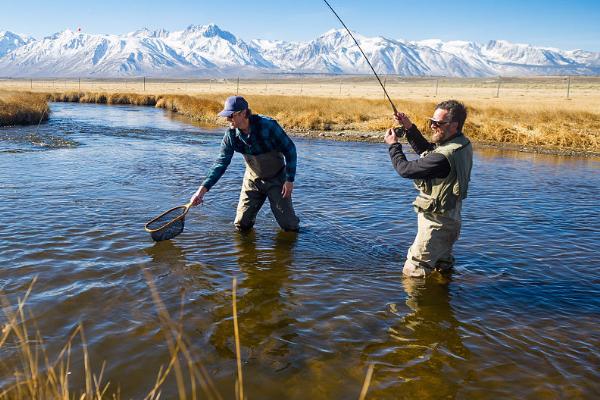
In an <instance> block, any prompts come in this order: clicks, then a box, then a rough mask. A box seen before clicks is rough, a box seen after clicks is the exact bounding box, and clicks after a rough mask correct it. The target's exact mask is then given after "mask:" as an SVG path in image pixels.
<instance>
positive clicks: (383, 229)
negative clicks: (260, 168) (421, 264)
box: [0, 103, 600, 399]
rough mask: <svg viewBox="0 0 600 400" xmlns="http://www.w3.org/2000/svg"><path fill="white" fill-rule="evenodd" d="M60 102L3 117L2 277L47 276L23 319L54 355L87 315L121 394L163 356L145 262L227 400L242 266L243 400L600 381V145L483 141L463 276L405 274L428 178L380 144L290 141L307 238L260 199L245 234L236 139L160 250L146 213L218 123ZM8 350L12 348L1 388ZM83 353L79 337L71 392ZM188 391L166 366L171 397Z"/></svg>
mask: <svg viewBox="0 0 600 400" xmlns="http://www.w3.org/2000/svg"><path fill="white" fill-rule="evenodd" d="M51 108H52V115H51V118H50V120H49V122H48V123H47V124H43V125H41V126H40V128H39V131H37V132H36V127H35V126H33V127H18V128H0V217H1V220H2V229H0V265H2V267H1V269H0V289H1V290H2V292H3V293H4V295H5V296H6V297H7V299H9V300H10V302H11V303H12V304H15V303H16V302H17V298H18V297H22V296H23V295H24V294H25V292H26V290H27V288H28V287H29V285H30V284H31V282H32V280H33V279H34V277H37V281H36V283H35V285H34V286H33V289H32V292H31V295H30V297H29V299H28V301H27V309H28V310H29V311H28V313H30V314H28V315H31V317H29V318H28V319H29V320H30V323H33V319H34V317H35V324H36V325H35V326H32V328H35V329H36V330H38V331H39V332H40V334H41V336H42V339H43V341H44V342H45V345H46V348H47V349H48V352H49V353H50V354H53V355H54V356H56V354H55V353H57V351H58V349H60V348H61V346H62V345H64V343H65V342H66V340H67V339H68V337H69V334H70V333H71V332H73V330H74V329H75V327H76V326H77V325H78V324H79V323H82V325H83V327H84V331H85V337H86V339H87V348H88V351H89V356H90V360H91V365H92V368H93V370H94V371H95V372H96V373H99V371H100V369H101V367H102V363H103V362H106V368H105V372H104V380H105V381H110V382H111V386H110V388H109V392H111V391H114V390H116V388H119V391H120V394H121V396H122V398H141V397H143V396H144V395H146V394H147V393H148V392H149V391H150V389H151V388H152V386H153V384H154V380H155V377H156V374H157V373H158V371H159V368H160V366H161V365H166V364H167V363H168V361H169V351H168V345H167V341H166V340H165V339H164V337H163V335H162V333H161V328H160V324H159V318H158V315H157V307H156V302H155V300H153V298H152V296H151V290H150V289H149V283H148V277H150V278H149V279H151V281H152V282H153V285H154V287H155V288H156V291H157V293H158V295H160V298H161V299H162V302H163V303H164V304H165V307H166V309H167V310H168V311H169V312H170V313H171V315H172V316H173V318H174V319H175V320H177V321H181V329H182V331H183V333H184V334H185V336H186V337H187V338H188V339H189V341H190V343H191V344H192V347H191V351H192V352H193V358H194V361H195V362H196V363H197V364H198V365H200V364H201V365H203V366H204V367H205V368H206V371H207V374H208V376H209V377H210V379H211V381H212V382H213V383H214V385H215V387H216V388H217V390H218V391H219V392H220V393H221V395H222V396H223V398H225V399H229V398H233V396H234V387H235V380H236V358H235V342H234V330H233V321H232V303H231V301H232V299H231V297H232V296H231V295H232V279H233V278H234V277H236V279H237V282H238V287H237V309H238V321H239V326H240V342H241V358H242V369H243V372H244V388H245V393H246V395H247V397H248V398H249V399H267V398H271V399H284V398H285V399H346V398H357V397H358V395H359V393H360V389H361V386H362V383H363V380H364V377H365V373H366V370H367V366H368V365H370V364H372V365H374V373H373V378H372V381H371V384H370V387H369V392H368V395H367V398H370V397H374V398H390V399H392V398H407V399H408V398H410V399H420V398H469V399H478V398H531V399H534V398H535V399H538V398H549V399H550V398H551V399H554V398H593V397H595V396H597V395H598V394H599V393H600V353H599V352H598V349H600V329H599V324H598V321H600V272H599V271H600V270H599V268H600V256H599V255H598V253H597V250H598V249H599V248H600V206H599V202H598V190H599V189H600V173H599V171H600V160H598V159H590V158H574V157H558V156H547V155H536V154H525V153H517V152H510V151H498V150H486V149H479V148H477V147H476V151H475V160H474V170H473V175H472V181H471V186H470V193H469V198H468V199H467V200H466V201H465V205H464V209H463V220H464V222H463V228H462V233H461V238H460V240H459V242H458V243H457V245H456V246H455V256H456V259H457V264H456V268H455V272H454V273H453V275H452V276H451V278H450V279H449V281H442V280H440V279H430V280H428V281H425V282H419V281H406V280H403V279H402V275H401V269H402V263H403V260H404V257H405V254H406V250H407V248H408V246H409V245H410V244H411V243H412V240H413V238H414V235H415V233H416V215H415V214H414V212H413V210H412V208H411V205H410V204H411V202H412V200H413V198H414V196H415V194H416V191H415V190H414V189H413V187H412V183H411V181H409V180H405V179H402V178H400V177H399V176H398V175H397V174H396V173H395V171H394V170H393V168H392V167H391V163H390V161H389V156H388V154H387V149H386V146H385V145H384V144H367V143H346V142H334V141H324V140H314V139H313V140H307V139H299V138H298V139H295V143H296V146H297V149H298V154H299V163H298V175H297V181H296V186H295V189H294V202H295V207H296V210H297V213H298V215H299V217H300V219H301V226H302V229H301V232H300V233H299V234H293V233H283V232H280V231H279V229H278V227H277V224H276V223H275V221H274V218H273V217H272V214H271V212H270V210H269V207H268V205H265V206H264V207H263V210H262V211H261V212H260V213H259V216H258V218H257V223H256V227H255V230H254V231H253V232H252V233H250V234H247V235H241V234H239V233H237V232H236V231H235V229H234V227H233V224H232V222H233V219H234V216H235V209H236V205H237V200H238V195H239V189H240V184H241V179H242V175H243V158H242V157H241V156H240V155H239V154H236V155H235V156H234V159H233V162H232V164H231V166H230V167H229V169H228V171H227V173H226V174H225V175H224V176H223V178H222V179H221V180H220V181H219V183H218V184H217V185H216V186H215V187H214V188H213V189H212V190H211V191H210V192H209V193H208V194H207V195H206V198H205V204H204V205H202V206H200V207H197V208H194V209H192V210H191V211H190V213H189V214H188V217H187V219H186V226H185V231H184V232H183V233H182V234H181V235H180V236H178V237H177V238H175V239H174V240H172V241H167V242H161V243H154V242H153V241H152V240H151V239H150V237H149V235H148V234H147V233H146V232H145V231H144V229H143V227H144V224H145V223H146V222H147V221H148V220H149V219H150V218H151V217H153V216H155V215H157V214H158V213H160V212H161V211H164V210H165V209H167V208H170V207H174V206H176V205H180V204H184V203H185V202H187V200H188V199H189V197H190V195H191V194H192V193H193V192H194V190H195V189H196V188H197V186H198V185H199V183H200V182H201V180H202V178H203V177H204V174H205V173H206V171H207V169H208V168H209V167H210V165H212V163H213V161H214V159H215V157H216V155H217V153H218V149H219V145H220V141H221V138H222V130H209V129H203V128H201V127H196V126H193V125H190V124H186V123H184V122H182V121H180V120H177V119H173V118H171V117H170V116H169V115H168V114H166V113H165V112H164V111H163V110H159V109H154V108H148V107H133V106H103V105H84V104H58V103H55V104H52V105H51ZM467 134H468V133H467ZM411 157H415V156H414V154H413V155H411ZM2 318H4V317H2ZM0 322H2V323H4V322H5V319H0ZM75 342H77V340H75ZM77 343H78V342H77ZM2 353H3V355H2ZM15 354H16V350H15V349H14V348H11V347H10V346H4V347H3V348H0V356H2V359H3V363H2V369H1V370H0V371H2V372H1V375H0V379H1V380H0V383H1V384H2V385H3V387H6V385H7V384H9V382H11V379H12V378H11V376H12V370H13V369H14V368H16V365H17V363H18V360H17V359H16V358H15ZM81 355H82V349H81V346H78V345H74V347H73V349H72V356H71V358H72V361H71V370H72V378H71V384H72V386H73V388H74V389H76V390H80V389H81V388H83V387H84V386H83V382H82V381H81V380H79V379H78V377H80V376H81V371H82V370H83V367H82V363H83V360H82V356H81ZM176 392H177V389H176V385H175V383H174V379H172V378H170V379H169V380H168V381H167V383H166V384H165V386H164V387H163V396H164V398H172V397H174V396H175V394H176ZM188 395H189V394H188Z"/></svg>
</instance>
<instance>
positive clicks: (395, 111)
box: [323, 0, 398, 115]
mask: <svg viewBox="0 0 600 400" xmlns="http://www.w3.org/2000/svg"><path fill="white" fill-rule="evenodd" d="M323 1H324V2H325V4H327V7H329V9H330V10H331V12H332V13H333V15H335V16H336V17H337V19H338V20H339V21H340V22H341V23H342V25H343V26H344V28H346V32H348V35H350V37H351V38H352V40H354V43H355V44H356V47H358V49H359V50H360V52H361V53H362V55H363V57H364V58H365V60H366V61H367V64H369V67H371V71H373V73H374V74H375V78H377V81H378V82H379V84H380V85H381V88H382V89H383V93H385V96H386V97H387V99H388V101H389V102H390V105H391V106H392V110H394V115H396V114H398V110H397V109H396V106H395V105H394V103H393V102H392V99H391V98H390V95H389V94H388V92H387V90H385V86H383V83H381V79H379V75H377V72H375V68H373V65H371V62H370V61H369V58H368V57H367V55H366V54H365V52H364V51H363V49H362V48H361V47H360V45H359V44H358V41H357V40H356V38H355V37H354V35H353V34H352V32H350V29H348V27H347V26H346V24H345V23H344V21H342V19H341V18H340V16H339V15H338V13H336V12H335V10H334V9H333V7H331V4H329V2H328V1H327V0H323Z"/></svg>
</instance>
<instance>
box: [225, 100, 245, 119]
mask: <svg viewBox="0 0 600 400" xmlns="http://www.w3.org/2000/svg"><path fill="white" fill-rule="evenodd" d="M247 109H248V102H247V101H246V100H245V99H244V98H243V97H242V96H230V97H228V98H227V100H225V106H224V107H223V111H221V112H220V113H219V116H221V117H231V115H232V114H233V113H234V112H237V111H242V110H247Z"/></svg>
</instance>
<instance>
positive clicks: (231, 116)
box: [227, 111, 242, 119]
mask: <svg viewBox="0 0 600 400" xmlns="http://www.w3.org/2000/svg"><path fill="white" fill-rule="evenodd" d="M241 112H242V111H236V112H234V113H233V114H231V115H230V116H229V117H227V119H231V118H233V116H234V115H239V114H240V113H241Z"/></svg>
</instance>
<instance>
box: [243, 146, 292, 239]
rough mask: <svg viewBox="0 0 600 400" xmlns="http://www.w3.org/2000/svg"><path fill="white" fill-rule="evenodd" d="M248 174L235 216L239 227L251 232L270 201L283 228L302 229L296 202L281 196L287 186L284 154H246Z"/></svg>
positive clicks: (272, 209) (274, 152) (245, 175)
mask: <svg viewBox="0 0 600 400" xmlns="http://www.w3.org/2000/svg"><path fill="white" fill-rule="evenodd" d="M244 159H245V160H246V172H245V173H244V183H243V184H242V191H241V193H240V201H239V203H238V207H237V214H236V216H235V222H234V224H235V226H236V227H237V228H238V229H240V230H248V229H250V228H252V227H253V226H254V222H255V221H256V215H257V214H258V211H260V208H261V207H262V205H263V204H264V202H265V200H266V199H267V198H268V199H269V203H270V205H271V211H272V212H273V215H274V216H275V219H276V220H277V223H278V224H279V226H280V227H281V229H283V230H286V231H296V230H298V227H299V224H300V220H299V219H298V217H297V216H296V213H295V211H294V206H293V204H292V199H291V198H287V199H284V198H283V196H282V195H281V190H282V188H283V184H284V183H285V179H286V174H285V163H284V159H283V155H282V154H281V153H279V152H276V151H272V152H269V153H265V154H260V155H258V156H252V155H247V154H244Z"/></svg>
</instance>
